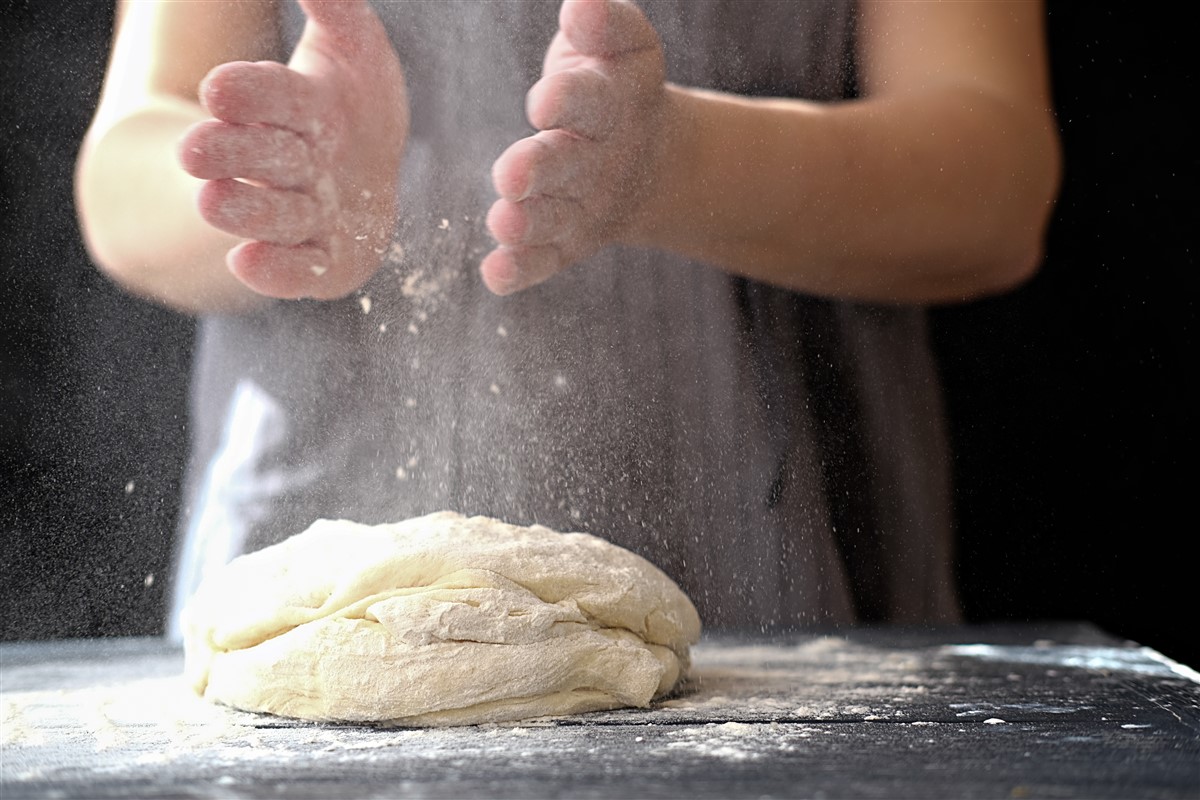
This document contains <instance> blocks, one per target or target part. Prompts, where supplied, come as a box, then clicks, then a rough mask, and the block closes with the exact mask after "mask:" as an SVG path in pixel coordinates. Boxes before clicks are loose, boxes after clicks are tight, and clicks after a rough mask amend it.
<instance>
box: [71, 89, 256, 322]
mask: <svg viewBox="0 0 1200 800" xmlns="http://www.w3.org/2000/svg"><path fill="white" fill-rule="evenodd" d="M206 116H207V115H206V114H205V112H204V111H203V110H202V109H201V108H200V106H199V105H198V104H195V103H189V102H187V101H185V100H181V99H175V98H169V97H165V98H161V99H160V100H156V101H155V102H153V103H147V104H145V105H144V107H143V108H141V109H139V110H137V111H134V112H132V113H130V114H128V115H126V116H124V117H123V118H122V119H120V120H118V121H116V122H114V123H113V124H112V125H111V126H109V127H108V128H107V129H105V130H102V131H94V132H93V133H92V134H90V135H89V137H88V139H87V140H86V141H85V143H84V147H83V149H82V150H81V152H80V156H79V161H78V164H77V171H76V195H77V197H76V201H77V207H78V212H79V219H80V223H81V226H82V229H83V232H84V237H85V240H86V242H87V245H88V249H89V251H90V252H91V255H92V258H93V259H94V260H95V262H96V263H97V264H98V265H99V266H100V267H101V268H102V269H103V270H104V271H105V273H107V274H108V275H109V276H110V277H111V278H112V279H113V280H114V281H116V282H117V283H119V284H120V285H121V286H123V287H124V288H126V289H128V290H129V291H131V292H134V293H135V294H138V295H141V296H143V297H146V298H149V299H152V300H154V301H156V302H159V303H162V304H165V305H168V306H171V307H173V308H176V309H178V310H181V311H186V312H192V313H197V312H205V311H239V310H245V309H248V308H251V307H253V306H255V305H257V304H260V303H262V302H264V298H262V297H260V296H259V295H256V294H255V293H254V292H252V291H250V290H249V289H248V288H246V287H245V286H244V285H243V284H242V283H240V282H239V281H238V280H237V279H236V278H234V276H233V275H232V274H231V273H230V272H229V270H228V269H227V268H226V266H225V254H226V253H227V252H228V251H229V249H230V248H231V247H233V246H234V245H236V244H237V243H238V241H239V240H238V239H237V238H235V237H233V236H230V235H228V234H225V233H222V232H221V231H219V230H217V229H216V228H214V227H212V226H211V225H209V224H208V223H206V222H205V221H204V220H203V219H202V218H201V217H200V214H199V212H198V211H197V208H196V191H197V190H198V188H199V186H200V181H198V180H196V179H195V178H192V177H191V176H189V175H187V173H185V172H184V171H183V170H182V169H181V168H180V167H179V161H178V157H177V154H176V149H177V147H178V142H179V140H180V138H181V137H182V135H183V133H184V131H185V130H187V128H188V127H190V126H191V125H192V124H193V123H195V122H198V121H200V120H202V119H204V118H206Z"/></svg>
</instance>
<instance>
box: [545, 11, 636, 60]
mask: <svg viewBox="0 0 1200 800" xmlns="http://www.w3.org/2000/svg"><path fill="white" fill-rule="evenodd" d="M558 27H559V29H560V30H561V31H562V32H563V35H564V36H565V37H566V39H567V41H568V42H570V43H571V46H572V47H574V48H575V50H576V51H577V52H579V53H580V54H582V55H585V56H591V57H593V58H615V57H617V56H623V55H627V54H630V53H636V52H639V51H642V50H649V49H652V48H657V47H658V46H659V40H658V33H657V32H656V31H655V30H654V26H653V25H651V24H650V21H649V20H648V19H646V16H645V15H644V14H642V12H641V9H639V8H638V7H637V6H635V5H634V4H633V3H630V2H627V0H564V2H563V4H562V8H561V9H560V10H559V12H558Z"/></svg>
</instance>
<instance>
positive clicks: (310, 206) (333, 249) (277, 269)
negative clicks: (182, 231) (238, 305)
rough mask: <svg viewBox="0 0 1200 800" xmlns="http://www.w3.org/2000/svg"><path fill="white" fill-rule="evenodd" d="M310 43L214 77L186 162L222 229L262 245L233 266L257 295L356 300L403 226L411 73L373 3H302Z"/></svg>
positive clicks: (239, 254) (236, 257)
mask: <svg viewBox="0 0 1200 800" xmlns="http://www.w3.org/2000/svg"><path fill="white" fill-rule="evenodd" d="M300 5H301V6H302V8H303V9H304V12H305V14H306V16H307V17H308V23H307V26H306V27H305V29H304V35H303V37H302V38H301V40H300V43H299V44H298V45H297V46H296V50H295V52H294V53H293V55H292V58H291V60H290V61H289V62H288V65H287V66H284V65H282V64H278V63H274V62H266V61H264V62H255V63H250V62H233V63H229V64H223V65H221V66H219V67H217V68H216V69H214V70H212V72H210V73H209V74H208V76H207V77H206V78H205V79H204V81H203V83H202V84H201V86H200V99H201V102H202V103H203V104H204V106H205V107H206V108H207V109H208V111H209V113H211V114H212V115H213V117H214V119H212V120H209V121H206V122H201V123H199V124H197V125H195V126H194V127H193V128H192V129H191V130H189V131H188V133H187V134H186V135H185V136H184V139H183V141H182V142H181V145H180V162H181V164H182V165H183V168H184V169H185V170H186V171H187V172H189V173H191V174H192V175H194V176H196V177H198V178H202V179H204V180H205V181H206V183H205V184H204V186H203V188H202V189H201V191H200V194H199V198H198V204H199V209H200V213H201V215H202V216H203V217H204V219H205V220H206V221H207V222H208V223H209V224H211V225H213V226H214V227H216V228H218V229H220V230H223V231H226V232H227V233H231V234H233V235H235V236H241V237H244V238H246V239H247V240H248V241H246V242H243V243H242V244H240V245H238V246H237V247H235V248H233V249H232V250H230V251H229V253H228V255H227V257H226V262H227V264H228V267H229V269H230V270H231V271H232V272H233V274H234V275H235V276H237V278H238V279H239V280H241V281H242V282H243V283H245V284H246V285H247V286H248V287H250V288H251V289H253V290H254V291H256V292H258V293H260V294H263V295H267V296H269V297H278V298H300V297H313V298H318V299H333V298H337V297H342V296H345V295H347V294H349V293H350V292H352V291H354V290H355V289H357V288H358V287H360V286H362V285H363V284H364V283H365V282H366V281H367V280H368V279H369V278H370V277H371V275H372V274H374V272H375V270H376V269H377V268H378V266H379V264H380V261H381V258H380V253H382V252H383V248H384V246H385V244H386V242H387V241H388V239H389V238H390V236H391V232H392V226H393V224H394V220H395V188H396V178H397V174H398V170H399V164H400V157H401V153H402V151H403V149H404V143H405V139H406V137H407V133H408V100H407V94H406V90H405V85H404V76H403V72H402V69H401V67H400V62H399V60H398V59H397V57H396V54H395V52H394V50H393V49H392V47H391V44H390V43H389V41H388V38H387V34H386V32H385V31H384V28H383V25H382V24H381V23H380V21H379V19H378V18H377V17H376V16H375V13H374V12H373V11H372V10H371V9H370V7H369V6H368V5H367V3H366V2H364V1H363V0H353V1H349V2H348V1H346V0H340V1H336V2H335V1H334V0H328V1H325V2H322V1H321V0H302V1H301V4H300Z"/></svg>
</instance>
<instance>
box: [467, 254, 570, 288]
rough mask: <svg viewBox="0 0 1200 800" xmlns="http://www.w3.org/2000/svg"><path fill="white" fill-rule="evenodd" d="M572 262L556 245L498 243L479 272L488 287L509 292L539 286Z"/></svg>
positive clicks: (485, 259) (484, 260)
mask: <svg viewBox="0 0 1200 800" xmlns="http://www.w3.org/2000/svg"><path fill="white" fill-rule="evenodd" d="M570 263H571V259H568V258H567V257H565V256H564V255H563V253H562V252H561V251H560V250H559V249H558V248H557V247H553V246H549V247H498V248H496V249H495V250H493V251H492V252H490V253H488V254H487V255H486V256H485V257H484V259H483V262H482V263H481V264H480V265H479V274H480V276H481V277H482V278H483V284H484V286H486V287H487V288H488V290H489V291H491V292H492V293H493V294H498V295H506V294H513V293H514V292H519V291H521V290H523V289H528V288H529V287H530V286H536V285H537V284H539V283H541V282H542V281H544V280H546V279H547V278H550V277H552V276H554V275H556V274H557V273H559V272H561V271H562V270H563V269H564V268H565V267H567V265H569V264H570Z"/></svg>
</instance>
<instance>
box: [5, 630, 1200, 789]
mask: <svg viewBox="0 0 1200 800" xmlns="http://www.w3.org/2000/svg"><path fill="white" fill-rule="evenodd" d="M693 661H694V668H693V675H694V677H693V680H692V681H691V682H690V684H689V685H688V686H687V687H686V688H685V689H684V691H683V692H681V693H680V694H679V695H678V696H675V697H673V698H670V699H667V700H664V701H661V702H658V703H656V704H655V705H654V706H653V707H652V708H650V709H629V710H622V711H615V712H604V713H596V714H587V715H581V716H576V717H561V718H552V719H543V720H537V721H530V722H527V723H522V724H516V725H512V724H509V725H496V726H480V727H463V728H441V729H398V728H378V727H369V726H348V725H318V724H310V723H303V722H297V721H292V720H286V719H280V718H276V717H270V716H264V715H257V714H249V713H243V712H238V711H233V710H231V709H227V708H223V707H219V706H214V705H211V704H208V703H205V702H204V701H202V700H200V699H199V698H197V697H195V696H194V695H192V694H191V693H190V692H189V691H188V690H187V689H186V688H185V687H184V685H183V683H182V680H181V679H180V677H179V674H180V671H181V669H182V656H181V654H180V652H179V650H178V649H176V648H174V647H172V646H170V645H168V644H166V643H164V642H162V641H159V640H155V639H108V640H86V641H66V642H41V643H10V644H2V645H0V745H2V749H0V753H2V758H0V796H3V797H4V798H5V799H6V800H10V799H14V800H15V798H21V797H280V796H286V797H295V798H304V797H322V798H352V797H353V798H358V797H366V798H370V797H379V798H388V797H402V796H403V797H432V798H440V797H471V796H483V797H520V798H532V797H572V798H587V797H622V798H640V797H647V798H653V797H687V798H706V797H723V798H731V797H756V798H757V797H828V798H835V797H923V798H935V797H956V798H967V797H1005V798H1014V797H1015V798H1025V797H1029V798H1033V797H1054V798H1062V797H1088V798H1105V797H1120V798H1131V797H1146V798H1181V797H1182V798H1200V675H1198V674H1197V673H1196V672H1195V671H1194V670H1192V669H1190V668H1188V667H1186V666H1182V665H1179V664H1175V663H1174V662H1172V661H1170V660H1169V659H1167V658H1165V657H1163V656H1162V655H1160V654H1158V653H1157V652H1155V651H1153V650H1150V649H1148V648H1144V647H1138V646H1136V645H1134V644H1132V643H1129V642H1121V641H1119V640H1115V639H1113V638H1111V637H1108V636H1107V635H1105V634H1104V633H1102V632H1100V631H1099V630H1097V629H1095V628H1093V627H1091V626H1088V625H1083V624H1064V625H1052V626H1040V627H1031V626H999V627H954V628H941V629H932V630H929V629H922V630H905V629H889V628H883V629H866V630H855V631H850V632H843V633H840V634H839V635H837V636H816V635H813V636H792V637H787V638H761V639H753V640H749V639H714V640H706V641H705V642H702V643H701V644H700V645H699V646H698V647H696V648H695V649H694V651H693Z"/></svg>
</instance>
